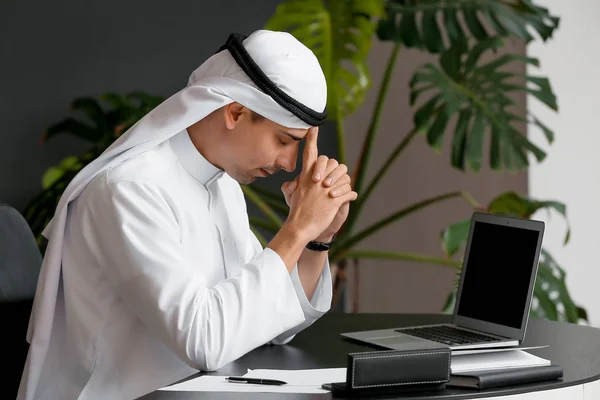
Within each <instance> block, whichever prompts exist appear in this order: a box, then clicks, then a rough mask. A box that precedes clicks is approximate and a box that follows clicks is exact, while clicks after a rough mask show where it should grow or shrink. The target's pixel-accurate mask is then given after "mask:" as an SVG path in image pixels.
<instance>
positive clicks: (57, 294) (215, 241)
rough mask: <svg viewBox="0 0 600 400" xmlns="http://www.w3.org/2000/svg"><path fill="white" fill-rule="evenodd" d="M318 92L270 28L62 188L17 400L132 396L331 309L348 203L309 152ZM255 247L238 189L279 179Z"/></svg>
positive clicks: (238, 42) (320, 81) (343, 179)
mask: <svg viewBox="0 0 600 400" xmlns="http://www.w3.org/2000/svg"><path fill="white" fill-rule="evenodd" d="M326 93H327V88H326V83H325V79H324V76H323V73H322V71H321V69H320V66H319V63H318V61H317V59H316V57H315V56H314V55H313V54H312V52H311V51H310V50H309V49H307V48H306V47H305V46H303V45H302V44H301V43H300V42H298V41H297V40H296V39H294V38H293V37H292V36H291V35H289V34H287V33H281V32H270V31H257V32H255V33H254V34H252V35H250V36H249V37H248V38H246V39H245V40H244V38H243V37H240V36H237V35H232V36H230V38H229V40H228V42H227V44H226V45H224V46H223V47H222V48H221V49H220V51H219V52H217V53H216V54H215V55H213V56H212V57H211V58H210V59H209V60H207V61H206V62H205V63H204V64H202V65H201V66H200V67H199V68H198V69H197V70H196V71H194V73H193V74H192V75H191V77H190V80H189V82H188V85H187V87H186V88H185V89H183V90H182V91H180V92H178V93H176V94H175V95H173V96H172V97H171V98H169V99H168V100H166V101H165V102H163V103H162V104H161V105H159V106H158V107H157V108H156V109H155V110H153V111H152V112H150V113H149V114H148V115H147V116H146V117H144V118H143V119H142V120H140V121H139V122H138V123H137V124H135V125H134V126H133V127H132V128H131V129H130V130H129V131H128V132H126V133H125V134H124V135H123V136H121V137H120V138H119V139H118V140H117V141H115V143H114V144H113V145H112V146H111V147H110V148H108V149H107V150H106V152H104V153H103V154H102V155H101V156H100V157H99V158H98V159H97V160H95V161H94V162H92V163H90V164H89V165H88V166H87V167H86V168H85V169H84V170H82V171H81V172H80V173H79V174H78V175H77V176H76V177H75V178H74V179H73V181H72V182H71V184H70V185H69V187H68V188H67V190H66V191H65V193H64V194H63V196H62V198H61V202H60V204H59V205H58V207H57V210H56V214H55V217H54V219H53V221H52V222H51V224H50V225H49V226H48V227H47V228H46V230H45V232H44V235H45V236H46V237H48V238H49V243H48V248H47V251H46V255H45V258H44V264H43V267H42V272H41V274H40V278H39V283H38V289H37V292H36V298H35V304H34V310H33V313H32V317H31V320H30V329H29V333H28V341H29V342H30V343H31V347H30V352H29V355H28V359H27V363H26V366H25V371H24V373H23V378H22V381H21V387H20V391H19V398H20V399H49V400H52V399H129V398H136V397H139V396H142V395H144V394H146V393H148V392H151V391H154V390H156V389H158V388H160V387H163V386H165V385H168V384H170V383H173V382H175V381H177V380H180V379H183V378H185V377H187V376H190V375H192V374H194V373H196V372H197V370H215V369H219V368H220V367H222V366H223V365H225V364H227V363H229V362H231V361H234V360H235V359H237V358H239V357H240V356H242V355H244V354H245V353H247V352H249V351H251V350H252V349H254V348H256V347H258V346H260V345H263V344H265V343H273V344H284V343H287V342H289V340H291V339H292V338H293V336H294V335H295V334H296V333H297V332H299V331H300V330H302V329H304V328H306V327H307V326H309V325H310V324H311V323H313V322H314V321H315V320H316V319H317V318H319V317H320V316H321V315H323V314H324V313H325V312H327V311H328V310H329V308H330V304H331V290H332V288H331V276H330V272H329V264H328V261H327V251H326V250H327V248H328V245H329V244H330V243H331V241H332V239H333V237H334V235H335V233H336V232H337V231H338V229H339V228H340V227H341V225H342V224H343V222H344V221H345V219H346V216H347V213H348V207H349V202H350V201H353V200H355V199H356V197H357V194H356V193H355V192H353V191H352V189H351V186H350V177H349V176H348V175H347V168H346V167H345V166H344V165H338V163H337V162H336V161H335V160H330V159H328V158H327V157H325V156H318V150H317V145H316V143H317V126H318V125H319V124H321V123H322V122H323V120H324V118H325V116H326V115H325V112H324V109H325V104H326ZM303 139H305V140H306V145H305V151H304V154H303V166H302V171H301V173H300V175H299V176H298V177H297V178H296V179H295V180H294V181H292V182H289V183H286V184H284V185H283V186H282V190H283V192H284V195H285V198H286V201H287V202H288V205H289V206H290V212H289V216H288V218H287V220H286V221H285V224H284V225H283V227H282V229H281V230H280V231H279V232H278V234H277V235H276V236H275V237H274V238H273V240H272V241H271V242H270V243H269V245H268V246H267V248H265V249H263V248H262V247H261V246H260V244H259V242H258V241H257V239H256V237H255V236H254V235H253V234H252V232H251V230H250V228H249V224H248V216H247V213H246V206H245V202H244V198H243V194H242V191H241V189H240V184H249V183H251V182H253V181H254V180H255V179H257V178H258V177H265V176H267V175H269V174H273V173H275V172H277V171H278V170H280V169H284V170H287V171H290V172H291V171H293V170H294V169H295V164H296V158H297V156H298V146H299V142H300V141H301V140H303Z"/></svg>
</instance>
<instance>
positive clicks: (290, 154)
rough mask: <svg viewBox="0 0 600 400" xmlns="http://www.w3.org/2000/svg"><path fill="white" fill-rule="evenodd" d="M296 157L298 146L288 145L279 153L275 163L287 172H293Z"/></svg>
mask: <svg viewBox="0 0 600 400" xmlns="http://www.w3.org/2000/svg"><path fill="white" fill-rule="evenodd" d="M297 158H298V146H289V147H288V148H287V149H285V151H284V152H283V153H282V154H280V156H279V159H278V160H277V163H278V164H279V165H281V167H282V168H283V169H285V170H286V171H287V172H294V170H295V169H296V159H297Z"/></svg>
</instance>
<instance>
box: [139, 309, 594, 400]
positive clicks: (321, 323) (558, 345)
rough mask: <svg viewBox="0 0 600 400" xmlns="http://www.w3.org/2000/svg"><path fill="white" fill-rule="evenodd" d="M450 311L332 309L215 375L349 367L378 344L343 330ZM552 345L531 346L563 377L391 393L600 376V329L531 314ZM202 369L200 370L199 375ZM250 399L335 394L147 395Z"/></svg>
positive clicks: (449, 394)
mask: <svg viewBox="0 0 600 400" xmlns="http://www.w3.org/2000/svg"><path fill="white" fill-rule="evenodd" d="M450 319H451V318H450V316H447V315H420V314H413V315H410V314H409V315H397V314H342V313H330V314H327V315H325V316H323V317H322V318H321V319H320V320H318V321H316V322H315V323H314V324H313V325H312V326H310V327H309V328H307V329H306V330H304V331H303V332H301V333H299V334H298V335H297V336H296V337H295V338H294V339H293V340H292V341H291V342H290V343H289V344H287V345H285V346H263V347H260V348H258V349H256V350H254V351H252V352H250V353H249V354H247V355H246V356H244V357H241V358H240V359H238V360H237V361H235V362H233V363H231V364H229V365H227V366H225V367H224V368H222V369H220V370H219V371H217V372H214V373H211V375H244V374H245V373H246V371H247V369H248V368H251V369H259V368H260V369H263V368H264V369H309V368H338V367H346V361H347V354H348V353H351V352H359V351H369V350H373V348H371V347H368V346H363V345H361V344H357V343H353V342H350V341H347V340H344V339H342V338H341V337H340V336H339V333H341V332H353V331H360V330H367V329H386V328H393V327H400V326H408V325H421V324H432V323H443V322H449V321H450ZM546 344H548V345H550V347H547V348H542V349H535V350H529V351H530V352H531V353H532V354H535V355H538V356H540V357H544V358H548V359H550V360H551V361H552V363H553V364H559V365H561V366H562V367H563V369H564V377H563V379H562V380H557V381H550V382H542V383H534V384H526V385H518V386H512V387H510V386H509V387H504V388H497V389H488V390H473V389H470V390H469V389H459V388H448V389H446V390H443V391H440V392H435V393H429V394H427V395H426V396H423V395H422V394H403V395H401V396H392V397H390V396H387V397H386V398H396V399H409V398H421V399H436V400H438V399H453V400H457V399H473V398H483V397H491V396H501V395H512V394H518V393H523V392H532V391H538V390H548V389H556V388H560V387H565V386H574V385H581V384H583V383H586V382H591V381H594V380H597V379H600V330H598V329H596V328H592V327H589V326H581V325H575V324H567V323H557V322H551V321H542V320H530V321H529V325H528V328H527V336H526V338H525V342H524V343H523V345H525V346H533V345H546ZM199 375H200V374H198V375H196V376H199ZM240 397H241V398H244V399H267V400H268V399H280V398H283V399H289V400H292V399H293V400H300V399H303V400H305V399H329V398H331V394H329V393H327V394H320V395H316V394H286V393H226V392H218V393H209V392H171V391H156V392H153V393H150V394H149V395H146V396H144V397H142V398H141V399H143V400H191V399H198V398H202V399H206V400H223V399H231V398H240Z"/></svg>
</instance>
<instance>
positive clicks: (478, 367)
mask: <svg viewBox="0 0 600 400" xmlns="http://www.w3.org/2000/svg"><path fill="white" fill-rule="evenodd" d="M543 365H550V360H547V359H545V358H541V357H538V356H534V355H533V354H529V353H527V352H526V351H522V350H513V351H503V352H496V353H483V354H467V355H460V356H452V360H451V367H450V368H451V370H452V373H453V374H456V373H459V372H469V371H482V370H490V369H503V368H518V367H533V366H543Z"/></svg>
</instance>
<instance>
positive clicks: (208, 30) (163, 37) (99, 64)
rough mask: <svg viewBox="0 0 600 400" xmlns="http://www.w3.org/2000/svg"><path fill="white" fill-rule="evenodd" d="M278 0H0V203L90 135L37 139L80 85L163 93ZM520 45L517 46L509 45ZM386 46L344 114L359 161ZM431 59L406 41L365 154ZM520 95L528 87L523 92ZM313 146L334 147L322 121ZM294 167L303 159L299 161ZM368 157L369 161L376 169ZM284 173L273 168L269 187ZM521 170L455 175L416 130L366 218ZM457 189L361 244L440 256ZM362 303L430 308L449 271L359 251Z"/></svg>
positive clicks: (379, 148) (445, 157)
mask: <svg viewBox="0 0 600 400" xmlns="http://www.w3.org/2000/svg"><path fill="white" fill-rule="evenodd" d="M278 2H279V1H277V0H260V1H253V2H250V1H243V0H228V1H215V2H209V1H202V0H185V1H183V0H171V1H169V2H158V1H142V0H135V1H116V0H112V1H102V2H81V1H76V0H56V1H51V2H43V1H38V2H36V4H35V5H31V4H29V3H27V2H22V1H17V0H3V1H2V5H1V6H0V127H1V129H0V202H6V203H9V204H11V205H13V206H15V207H17V208H19V209H21V210H22V209H23V207H24V206H25V205H26V203H27V202H28V201H29V199H31V198H32V197H33V196H34V195H35V194H37V193H38V192H39V190H40V179H41V176H42V173H43V172H44V170H46V168H48V167H49V166H51V165H54V164H56V163H58V162H59V161H60V160H61V159H62V158H64V157H65V156H67V155H71V154H81V152H82V151H83V150H85V149H86V148H87V147H88V146H89V145H88V144H87V143H85V142H83V141H79V140H77V139H74V138H72V137H59V138H56V139H53V140H51V141H49V142H48V143H47V144H46V145H44V146H40V144H39V141H40V137H41V135H42V133H43V131H44V129H45V128H46V127H47V126H48V125H50V124H52V123H54V122H57V121H59V120H60V119H62V118H64V117H66V116H68V115H70V114H69V112H68V105H69V103H70V102H71V101H72V100H73V99H74V98H75V97H77V96H97V95H99V94H102V93H105V92H108V91H116V92H120V93H125V92H129V91H131V90H137V89H141V90H145V91H148V92H150V93H152V94H157V95H162V96H169V95H171V94H173V93H174V92H176V91H177V90H179V89H180V88H182V87H183V86H184V85H185V84H186V81H187V79H188V76H189V74H190V73H191V72H192V71H193V70H194V69H195V68H196V67H197V66H198V65H199V64H200V63H202V61H203V60H205V59H206V58H207V57H209V56H210V55H211V54H213V53H214V51H215V50H216V49H217V48H218V47H219V46H220V45H221V44H222V43H223V42H224V41H225V39H226V38H227V35H228V34H229V33H230V32H232V31H237V32H241V33H249V32H251V31H253V30H255V29H259V28H261V27H262V26H263V24H264V22H266V20H267V19H268V18H269V16H270V15H271V14H272V12H273V11H274V9H275V6H276V4H277V3H278ZM515 46H517V47H515V48H516V49H517V50H518V51H521V52H523V53H524V47H523V46H521V47H519V45H515ZM389 50H390V49H389V46H387V45H384V44H376V45H375V47H374V50H373V53H372V54H371V57H370V59H369V64H370V65H371V70H372V74H373V77H374V80H375V83H374V89H373V90H371V92H370V93H369V95H368V96H367V100H366V102H365V104H364V106H363V107H362V108H361V109H359V111H357V112H356V114H355V115H353V116H352V117H350V118H349V119H348V120H347V123H346V128H347V135H348V138H347V142H348V150H349V162H348V164H349V165H350V166H351V167H352V166H353V165H354V163H355V161H356V156H357V152H358V149H359V146H360V145H361V143H362V140H363V137H364V133H365V132H366V128H367V125H368V121H369V117H370V112H371V110H372V106H373V104H374V100H375V94H376V91H375V88H376V87H377V84H378V82H379V80H380V78H381V75H382V73H383V69H384V66H385V62H386V59H387V56H388V54H389ZM425 60H427V58H424V57H423V55H421V54H419V53H417V52H413V51H403V52H402V54H401V55H400V60H399V63H398V68H397V70H396V72H395V74H394V77H393V82H392V90H391V91H390V95H389V98H388V101H387V104H386V108H385V111H384V116H383V120H382V124H381V128H380V136H379V138H378V140H377V142H376V145H375V148H374V155H373V157H372V160H373V163H374V164H373V165H375V166H377V165H379V163H380V162H382V160H383V159H385V157H386V155H387V152H388V151H389V149H390V148H391V147H392V146H394V145H395V144H396V143H397V142H398V140H400V138H401V137H402V135H404V134H405V133H406V132H408V131H409V129H410V128H411V118H412V114H411V111H410V110H409V108H408V104H407V103H408V95H407V84H408V80H409V78H410V74H411V72H412V71H413V70H414V68H415V67H416V66H417V65H419V64H421V63H422V62H424V61H425ZM522 100H523V101H524V98H522ZM322 133H324V134H321V135H320V140H319V141H320V149H321V150H322V151H323V152H324V153H326V154H333V153H332V151H333V149H334V134H333V132H332V130H331V125H330V124H329V125H327V126H326V127H325V129H323V130H322ZM299 166H300V165H299ZM374 170H375V168H373V169H372V170H371V172H373V171H374ZM288 178H289V176H285V175H281V176H279V177H273V178H272V179H271V181H270V182H268V184H269V185H270V186H273V187H277V186H279V185H280V183H281V182H282V181H284V180H286V179H288ZM526 188H527V182H526V176H525V175H523V174H519V175H509V174H497V173H491V172H489V171H483V173H482V174H480V175H473V174H463V173H460V172H458V171H455V170H452V169H450V168H449V153H448V152H447V151H444V152H443V153H442V154H441V155H436V154H435V153H434V152H433V151H431V150H430V149H429V148H428V147H427V146H426V145H425V144H424V140H423V138H418V139H417V140H416V141H415V142H414V143H413V144H412V145H411V146H410V148H409V149H408V151H407V152H406V154H405V155H404V156H403V158H402V159H401V160H399V162H398V163H397V164H396V165H395V166H394V167H393V168H392V170H391V171H390V173H389V174H388V176H387V177H386V179H384V180H383V181H382V183H381V185H380V187H379V190H378V191H377V192H376V193H375V195H374V196H373V198H372V199H371V202H370V203H369V206H368V207H367V208H366V210H365V213H364V215H363V218H362V219H361V221H360V224H359V226H365V225H366V224H368V223H371V222H373V221H375V220H376V219H378V218H381V217H383V216H385V215H388V214H389V213H391V212H392V211H394V210H396V209H398V208H401V207H403V206H405V205H408V204H411V203H413V202H415V201H419V200H421V199H424V198H426V197H430V196H434V195H437V194H440V193H442V192H446V191H452V190H457V189H467V190H469V191H470V192H471V193H472V194H473V195H474V196H475V197H476V198H477V199H478V200H479V201H481V202H482V203H485V202H487V201H489V200H490V199H491V198H492V197H493V196H494V195H496V194H498V193H500V192H502V191H505V190H510V189H514V190H518V191H519V192H521V193H525V192H526ZM470 211H471V210H470V209H469V207H467V206H466V205H465V204H464V203H463V202H461V201H460V200H452V201H448V202H446V203H444V204H440V205H438V206H435V207H432V208H430V209H428V210H427V211H424V212H421V213H418V214H415V215H413V216H411V217H409V218H407V219H405V220H404V221H403V222H401V223H399V224H396V225H394V226H392V227H390V228H388V229H386V230H385V231H382V232H380V233H379V234H377V235H374V236H373V237H371V238H369V239H368V240H366V241H365V242H364V243H363V244H362V245H361V248H372V249H381V250H389V251H410V252H418V253H424V254H432V255H441V254H442V253H441V249H440V245H439V240H438V235H439V231H440V229H442V228H443V227H444V226H446V225H447V224H449V223H451V222H454V221H457V220H459V219H462V218H466V217H468V215H469V213H470ZM360 276H361V280H360V285H359V287H360V296H361V297H360V299H361V306H360V310H361V311H378V312H400V311H402V312H437V311H439V309H440V307H441V305H442V303H443V300H444V298H445V296H446V294H447V293H448V291H449V289H450V287H451V285H452V280H453V278H454V271H453V270H450V269H447V268H444V267H437V266H431V265H419V264H413V263H398V262H383V261H363V262H362V263H361V267H360Z"/></svg>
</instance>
